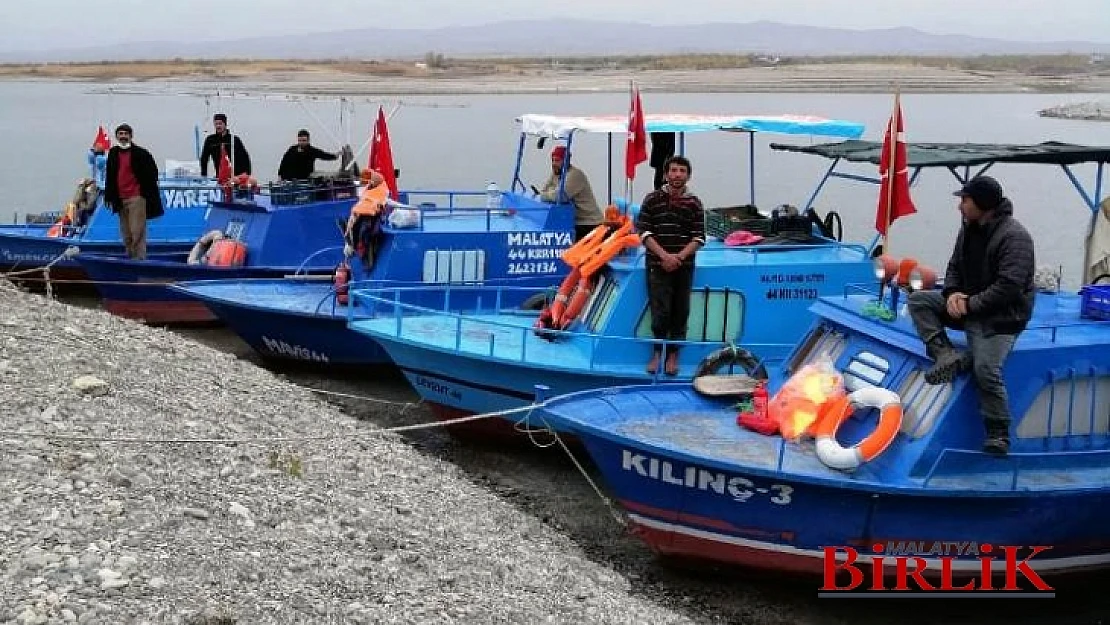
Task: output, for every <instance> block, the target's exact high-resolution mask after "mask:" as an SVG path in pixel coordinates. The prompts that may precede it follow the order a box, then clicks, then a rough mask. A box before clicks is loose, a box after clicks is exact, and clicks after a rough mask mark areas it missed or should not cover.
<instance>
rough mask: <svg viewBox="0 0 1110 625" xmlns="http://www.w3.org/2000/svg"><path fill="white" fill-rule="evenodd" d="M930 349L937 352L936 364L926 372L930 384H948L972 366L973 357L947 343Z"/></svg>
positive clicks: (934, 352)
mask: <svg viewBox="0 0 1110 625" xmlns="http://www.w3.org/2000/svg"><path fill="white" fill-rule="evenodd" d="M930 351H931V352H932V353H933V354H935V355H934V356H933V359H934V360H936V364H934V365H933V367H932V368H931V369H929V370H928V371H926V372H925V381H926V382H928V383H929V384H934V385H935V384H947V383H949V382H951V381H952V380H954V379H956V376H957V375H959V374H961V373H963V372H964V371H967V370H968V369H969V368H970V366H971V358H970V357H969V356H968V355H967V354H965V353H963V352H960V351H959V350H957V349H956V348H954V347H950V346H947V345H946V346H944V347H939V348H936V349H934V350H930Z"/></svg>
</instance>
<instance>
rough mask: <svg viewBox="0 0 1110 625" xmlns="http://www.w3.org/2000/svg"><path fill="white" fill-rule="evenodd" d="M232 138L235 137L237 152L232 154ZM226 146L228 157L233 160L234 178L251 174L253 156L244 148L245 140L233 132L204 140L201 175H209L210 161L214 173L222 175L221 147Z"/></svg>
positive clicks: (210, 136)
mask: <svg viewBox="0 0 1110 625" xmlns="http://www.w3.org/2000/svg"><path fill="white" fill-rule="evenodd" d="M232 137H235V141H234V143H235V148H234V149H235V152H234V154H233V153H232V147H231V145H232ZM221 145H222V146H226V148H227V157H228V158H229V159H231V164H232V166H233V168H234V171H232V172H231V175H232V176H238V175H239V174H247V175H248V176H249V175H250V173H251V155H250V154H248V153H247V148H246V147H244V146H243V140H242V139H240V138H239V135H232V134H231V131H230V130H229V131H227V132H225V133H224V134H222V135H221V134H216V133H212V134H210V135H208V136H207V137H205V138H204V148H203V149H202V150H201V152H200V175H202V176H207V175H208V161H212V171H213V173H215V174H216V175H219V173H220V154H221V151H220V146H221Z"/></svg>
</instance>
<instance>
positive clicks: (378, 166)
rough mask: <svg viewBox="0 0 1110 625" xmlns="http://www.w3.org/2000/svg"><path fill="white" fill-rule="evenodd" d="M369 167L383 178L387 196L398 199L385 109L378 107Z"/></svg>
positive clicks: (398, 194)
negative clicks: (387, 190)
mask: <svg viewBox="0 0 1110 625" xmlns="http://www.w3.org/2000/svg"><path fill="white" fill-rule="evenodd" d="M369 164H370V169H373V170H374V171H376V172H378V173H379V174H381V175H382V178H385V184H386V186H387V187H389V197H391V198H393V200H395V201H396V200H399V198H400V193H399V191H398V190H397V176H396V173H395V170H396V168H395V167H394V166H393V148H392V147H391V146H390V144H389V127H388V126H386V124H385V109H384V108H383V107H380V106H379V107H378V121H376V122H374V140H373V141H372V142H371V143H370V163H369Z"/></svg>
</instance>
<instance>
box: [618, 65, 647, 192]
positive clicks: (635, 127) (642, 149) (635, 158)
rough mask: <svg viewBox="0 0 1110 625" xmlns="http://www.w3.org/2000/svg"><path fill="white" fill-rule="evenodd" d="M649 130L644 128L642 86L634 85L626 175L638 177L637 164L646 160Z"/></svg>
mask: <svg viewBox="0 0 1110 625" xmlns="http://www.w3.org/2000/svg"><path fill="white" fill-rule="evenodd" d="M647 158H648V153H647V131H646V130H645V128H644V105H643V104H642V103H641V102H640V88H639V87H635V86H634V87H632V105H631V108H630V110H629V112H628V145H627V147H626V148H625V153H624V175H625V178H627V179H629V180H634V179H635V178H636V166H637V165H639V164H640V163H642V162H644V161H646V160H647Z"/></svg>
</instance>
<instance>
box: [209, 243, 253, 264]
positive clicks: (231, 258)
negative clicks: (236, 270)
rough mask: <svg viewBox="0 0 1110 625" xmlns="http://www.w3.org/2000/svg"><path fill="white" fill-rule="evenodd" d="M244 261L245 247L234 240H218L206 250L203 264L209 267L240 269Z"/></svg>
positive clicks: (245, 255)
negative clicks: (206, 253) (206, 255)
mask: <svg viewBox="0 0 1110 625" xmlns="http://www.w3.org/2000/svg"><path fill="white" fill-rule="evenodd" d="M246 261H247V246H246V245H244V244H243V243H242V242H241V241H236V240H235V239H219V240H218V241H215V242H213V243H212V247H210V248H209V249H208V257H207V259H206V261H205V264H207V265H208V266H210V267H242V266H243V263H245V262H246Z"/></svg>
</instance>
